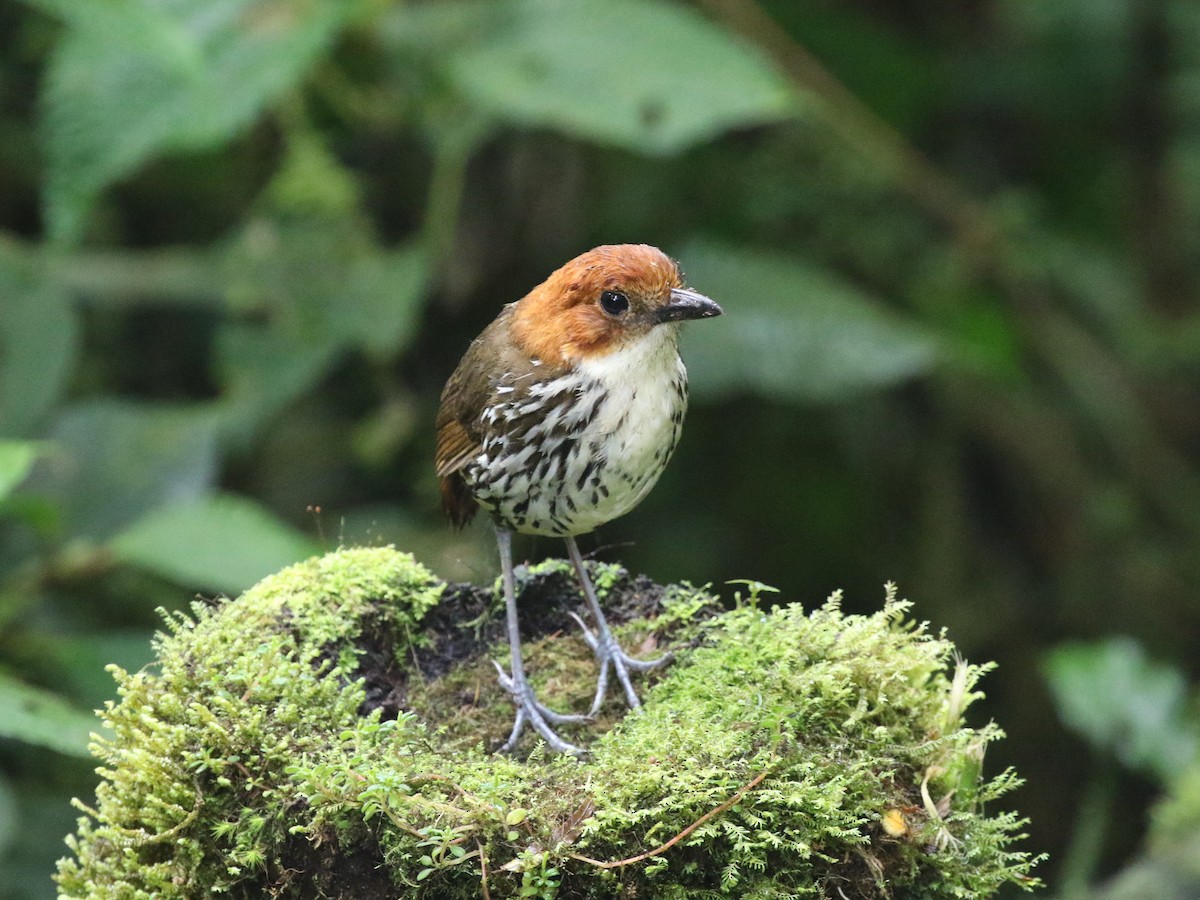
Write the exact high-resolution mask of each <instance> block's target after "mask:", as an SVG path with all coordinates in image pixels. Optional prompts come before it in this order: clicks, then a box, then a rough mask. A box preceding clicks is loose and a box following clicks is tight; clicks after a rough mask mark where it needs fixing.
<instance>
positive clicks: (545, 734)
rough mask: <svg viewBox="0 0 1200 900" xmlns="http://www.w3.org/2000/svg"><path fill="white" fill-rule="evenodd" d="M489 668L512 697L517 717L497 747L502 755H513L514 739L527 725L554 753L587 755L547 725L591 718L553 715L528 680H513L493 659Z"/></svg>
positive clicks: (584, 720) (560, 714) (578, 722)
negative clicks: (494, 671) (500, 745)
mask: <svg viewBox="0 0 1200 900" xmlns="http://www.w3.org/2000/svg"><path fill="white" fill-rule="evenodd" d="M492 665H494V666H495V667H496V672H497V674H499V676H500V686H501V687H502V688H504V689H505V690H506V691H508V693H509V694H510V695H512V698H513V703H514V704H515V705H516V707H517V718H516V721H515V722H514V723H513V729H512V734H510V735H509V736H508V740H507V741H505V742H504V746H503V747H501V748H500V749H501V750H502V751H503V752H505V753H511V752H512V750H513V749H514V748H515V747H516V746H517V739H518V738H520V737H521V732H522V731H524V730H525V726H526V725H529V726H530V727H532V728H533V730H534V731H536V732H537V733H538V734H539V735H541V736H542V740H544V741H545V742H546V744H547V745H548V746H549V747H550V749H552V750H554V751H555V752H557V753H570V754H571V755H572V756H586V755H587V751H586V750H584V749H583V748H582V747H577V746H575V745H574V744H572V743H570V742H569V741H564V740H563V739H562V738H560V737H559V736H558V734H557V733H556V732H555V731H554V729H553V728H551V727H550V726H551V725H574V724H581V723H586V722H590V721H592V716H590V715H587V716H580V715H564V714H563V713H556V712H555V711H554V710H552V709H550V708H549V707H548V706H545V705H544V704H543V703H542V702H541V701H540V700H538V699H537V697H536V696H535V695H534V693H533V688H532V687H531V686H530V684H529V682H528V681H526V680H525V679H524V678H521V679H519V680H517V679H514V678H513V677H512V676H511V675H509V674H508V673H507V672H505V671H504V667H503V666H501V665H500V663H498V662H496V661H495V660H492Z"/></svg>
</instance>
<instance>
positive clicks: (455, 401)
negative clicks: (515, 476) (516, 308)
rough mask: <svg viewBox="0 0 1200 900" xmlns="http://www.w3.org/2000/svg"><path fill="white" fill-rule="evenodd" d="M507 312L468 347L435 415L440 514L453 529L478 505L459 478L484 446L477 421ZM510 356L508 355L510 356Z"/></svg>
mask: <svg viewBox="0 0 1200 900" xmlns="http://www.w3.org/2000/svg"><path fill="white" fill-rule="evenodd" d="M511 318H512V306H511V305H509V306H506V307H505V308H504V309H503V310H502V311H501V312H500V315H499V316H497V317H496V320H495V321H494V322H492V324H491V325H489V326H488V327H487V328H485V329H484V331H483V333H482V334H481V335H480V336H479V337H477V338H476V339H475V340H474V341H472V342H471V346H470V347H468V348H467V352H466V353H465V354H464V355H463V358H462V361H461V362H459V364H458V368H456V369H455V370H454V374H453V375H451V376H450V380H449V381H447V382H446V387H445V388H444V389H443V390H442V402H441V406H440V407H439V408H438V414H437V421H436V425H437V449H436V450H435V451H434V463H435V465H436V466H437V474H438V478H439V479H440V485H441V491H442V509H443V510H445V512H446V515H447V516H448V517H449V518H450V522H451V524H453V525H454V527H455V528H462V527H463V526H464V525H466V524H467V523H468V522H470V521H471V518H472V517H473V516H474V515H475V510H476V509H477V507H478V504H476V502H475V498H474V497H472V496H471V491H470V488H468V487H467V483H466V482H465V481H464V480H463V477H462V468H463V466H465V465H466V464H467V463H468V462H470V460H471V459H472V458H473V457H475V456H477V455H478V454H479V451H480V448H481V446H482V443H483V434H482V430H481V429H482V426H481V420H482V418H483V411H484V409H485V408H486V406H487V402H488V397H489V396H490V395H491V393H492V389H493V388H494V386H495V383H494V382H495V376H496V375H497V374H498V373H500V372H503V371H506V369H505V363H507V362H508V359H507V357H508V356H509V355H510V353H509V352H505V351H506V350H508V349H509V348H508V344H509V343H510V342H509V340H508V323H509V320H510V319H511ZM510 352H511V351H510Z"/></svg>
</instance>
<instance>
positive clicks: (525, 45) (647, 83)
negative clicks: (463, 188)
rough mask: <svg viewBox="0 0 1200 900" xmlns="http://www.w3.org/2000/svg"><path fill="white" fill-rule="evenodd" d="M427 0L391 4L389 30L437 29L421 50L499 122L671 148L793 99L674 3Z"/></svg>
mask: <svg viewBox="0 0 1200 900" xmlns="http://www.w3.org/2000/svg"><path fill="white" fill-rule="evenodd" d="M431 6H432V7H433V8H431V9H429V10H428V11H426V10H423V9H416V8H411V7H409V8H405V9H404V10H403V11H401V12H400V13H398V17H399V18H398V21H397V22H396V23H395V31H396V33H397V34H396V37H397V39H398V40H400V41H401V42H404V41H405V37H406V35H405V34H404V32H405V30H406V27H407V29H409V33H410V35H411V36H412V37H413V38H415V40H417V41H421V42H424V41H426V40H427V39H428V38H429V37H431V36H432V37H434V38H435V40H436V39H437V38H438V37H440V38H442V40H441V41H440V42H438V43H436V44H434V45H432V49H426V50H425V52H426V53H430V54H431V55H433V56H434V57H435V59H436V60H437V61H438V62H440V63H442V64H443V65H444V66H445V68H446V72H447V75H448V76H449V78H450V80H451V81H452V82H453V84H454V85H455V86H456V87H457V88H458V89H459V90H460V91H461V92H462V93H463V94H464V95H465V96H466V97H467V99H468V100H469V101H471V102H472V103H473V104H475V105H476V106H478V107H479V108H481V109H482V110H484V111H486V112H489V113H491V114H492V115H495V116H496V117H498V118H500V119H502V120H504V121H508V122H515V123H517V124H520V125H532V126H545V127H549V128H555V129H558V130H561V131H563V132H565V133H567V134H569V135H573V136H576V137H582V138H585V139H589V140H594V141H597V142H600V143H604V144H609V145H615V146H618V147H624V148H628V149H631V150H635V151H639V152H644V153H675V152H678V151H679V150H682V149H684V148H685V147H687V146H689V145H691V144H694V143H697V142H700V141H704V140H708V139H710V138H712V137H715V136H716V135H718V134H720V133H722V132H723V131H725V130H727V129H730V128H736V127H740V126H748V125H757V124H761V123H764V122H773V121H779V120H782V119H785V118H788V117H790V116H793V115H795V114H796V113H797V112H798V110H799V103H798V102H797V99H796V95H795V94H794V92H793V91H792V89H791V88H790V87H789V86H788V84H787V83H786V82H785V81H784V80H783V78H782V77H780V76H779V75H778V74H777V73H776V72H775V71H774V70H773V69H772V68H771V66H770V65H769V64H768V63H767V62H766V61H765V60H764V59H763V58H762V57H761V56H760V55H759V54H758V53H757V52H756V51H754V50H753V49H751V48H749V47H747V46H746V45H744V44H742V43H739V42H737V41H735V40H734V39H733V38H731V37H730V36H729V35H728V34H726V33H725V32H724V31H722V30H721V29H719V28H717V27H716V26H714V25H713V24H711V23H710V22H709V21H708V20H707V19H705V18H703V17H702V16H701V15H699V14H698V13H697V12H695V11H694V10H691V9H689V8H687V7H686V6H683V5H681V4H674V3H665V2H659V0H572V2H547V0H515V2H508V3H503V4H497V3H493V2H488V3H458V4H454V5H449V4H435V5H431ZM439 7H440V8H439ZM430 17H432V18H433V19H434V21H433V22H430V21H427V19H429V18H430ZM454 20H457V21H454ZM455 25H457V27H454V26H455ZM427 47H428V45H427ZM418 49H419V48H418Z"/></svg>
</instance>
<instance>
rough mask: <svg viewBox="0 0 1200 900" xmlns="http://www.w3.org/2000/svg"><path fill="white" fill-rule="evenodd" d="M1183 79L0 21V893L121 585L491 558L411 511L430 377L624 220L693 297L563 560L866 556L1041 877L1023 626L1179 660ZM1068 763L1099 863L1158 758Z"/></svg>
mask: <svg viewBox="0 0 1200 900" xmlns="http://www.w3.org/2000/svg"><path fill="white" fill-rule="evenodd" d="M1197 86H1200V6H1198V5H1197V4H1195V3H1193V2H1190V0H1138V2H1135V0H1108V2H1103V3H1097V2H1095V0H1056V2H1054V3H1045V2H1042V0H984V2H977V3H967V4H964V3H961V2H955V0H921V2H917V3H911V2H907V3H898V2H888V0H852V2H848V3H837V2H833V0H692V2H687V0H620V2H615V0H577V2H572V3H563V2H558V0H493V2H490V3H482V2H471V3H468V2H462V0H440V2H439V0H426V2H421V3H416V2H407V3H402V2H388V0H357V2H356V0H106V2H99V0H27V2H26V3H25V4H24V5H19V4H5V5H0V697H2V698H3V699H2V705H0V709H18V710H22V711H23V712H22V713H21V714H20V715H14V716H5V717H4V718H3V720H2V722H0V734H3V735H4V738H3V740H2V742H0V860H2V861H3V862H2V864H3V865H4V866H5V868H6V869H7V870H8V871H6V872H5V877H3V878H0V894H2V893H4V892H9V893H11V894H13V895H14V896H44V895H46V894H47V893H48V892H49V891H50V884H49V880H48V875H49V872H50V870H51V861H52V859H53V858H54V857H55V856H57V855H58V854H59V853H60V852H61V844H60V838H61V835H62V834H64V833H65V832H66V830H67V829H68V828H69V825H70V820H71V813H70V810H69V808H68V807H67V806H66V802H65V800H66V797H67V796H68V795H69V794H71V793H80V794H85V795H86V794H87V793H88V792H89V791H90V790H91V786H92V785H93V783H94V780H93V776H92V775H91V773H90V772H88V770H87V768H86V764H85V763H83V762H81V761H79V760H76V759H75V757H74V756H73V755H72V753H71V752H66V753H61V752H56V753H52V754H46V753H45V752H44V750H43V748H44V747H45V746H47V745H50V746H52V747H56V748H57V749H58V750H59V751H62V750H67V751H70V749H71V747H78V746H79V740H78V738H77V737H74V736H73V735H76V734H77V731H76V730H75V729H76V725H74V724H72V723H76V722H77V721H78V716H77V714H79V713H80V712H81V711H86V710H87V709H88V708H92V707H95V706H97V705H99V704H100V703H101V702H102V701H103V700H104V699H105V698H106V697H108V696H110V695H111V691H112V686H111V683H110V682H109V680H108V678H107V676H106V675H105V674H104V673H103V671H102V667H103V664H105V663H107V662H116V663H118V664H120V665H121V666H122V667H124V668H125V669H127V670H136V669H137V668H138V667H139V666H141V665H143V664H144V663H145V662H146V661H147V660H148V654H149V648H148V643H147V640H146V638H147V635H148V633H149V632H150V630H151V629H152V628H153V627H154V625H155V623H156V617H155V615H154V609H155V608H156V607H157V606H160V605H161V606H167V607H170V608H179V607H180V606H181V605H183V604H184V603H186V601H187V600H188V599H189V598H190V597H191V596H192V593H193V592H195V591H198V590H199V591H209V592H211V591H227V592H234V591H237V590H239V589H240V588H243V587H245V586H246V585H247V584H248V583H249V582H251V581H253V580H254V579H256V578H257V577H259V576H260V575H264V574H266V573H268V572H270V571H272V570H274V569H275V568H277V567H278V566H279V565H280V564H281V563H283V562H286V561H288V560H289V559H293V558H297V557H299V556H303V555H305V554H307V553H308V552H310V551H311V549H313V548H314V547H315V546H325V547H329V546H333V545H335V544H337V543H342V542H344V543H378V542H380V541H384V540H394V541H396V542H398V543H399V544H401V545H402V546H404V547H405V548H406V549H411V550H413V551H414V552H415V553H417V555H418V556H419V557H420V558H421V559H423V560H425V561H427V562H428V563H429V564H430V565H431V566H433V567H434V568H435V569H436V570H437V571H438V573H439V575H442V576H444V577H448V578H472V579H475V580H478V581H485V580H490V579H491V578H492V577H494V569H495V564H494V558H493V551H492V550H491V543H490V537H489V535H488V533H487V528H486V526H485V525H483V524H480V525H479V526H478V527H477V528H475V529H473V530H470V531H468V532H467V533H464V534H461V535H455V534H453V533H450V532H449V531H447V530H446V529H445V528H444V527H443V525H442V523H441V522H440V520H439V517H438V513H437V501H436V486H435V483H434V478H433V475H432V471H431V466H430V462H429V458H430V454H431V422H432V418H433V411H434V409H435V406H436V402H437V395H438V391H439V390H440V387H441V384H442V383H443V381H444V379H445V377H446V376H447V374H448V373H449V372H450V370H451V369H452V367H453V365H454V363H455V361H456V359H457V357H458V355H459V354H461V352H462V350H463V348H464V347H465V346H466V343H467V342H468V341H469V340H470V339H471V337H473V336H474V335H475V334H476V333H478V331H479V329H480V328H481V327H482V326H483V325H484V324H485V323H486V322H487V321H489V320H490V319H491V318H492V317H493V316H494V315H495V312H496V310H497V308H498V307H499V305H500V304H501V303H503V302H508V301H510V300H514V299H516V298H518V297H520V296H521V294H522V293H523V292H524V291H526V290H528V288H529V287H531V286H532V285H534V284H536V283H537V282H538V281H540V280H541V279H542V278H543V277H544V276H545V275H546V274H547V273H548V272H549V271H550V270H551V269H553V268H554V267H555V266H557V265H559V264H560V263H562V262H563V261H565V260H566V259H568V258H570V257H571V256H573V255H574V254H576V253H577V252H579V251H581V250H583V249H586V248H587V247H589V246H592V245H594V244H597V243H601V242H609V241H630V240H632V241H648V242H651V243H655V244H658V245H660V246H663V247H664V248H665V249H667V250H668V251H669V252H672V253H674V254H677V255H678V256H679V257H680V258H681V260H682V262H683V265H684V267H685V269H686V270H687V271H688V272H689V274H690V276H691V280H692V283H693V284H694V285H695V286H696V287H697V288H698V289H700V290H703V291H705V292H707V293H710V294H712V295H713V296H715V297H716V298H717V299H718V300H719V301H720V302H721V303H722V304H723V305H724V306H725V308H726V310H727V313H728V315H727V316H726V317H725V318H723V319H721V320H719V321H717V322H713V323H707V324H706V325H705V326H704V327H699V326H697V327H695V328H692V329H691V330H690V331H689V332H688V333H687V334H686V335H685V340H684V344H685V346H684V354H685V357H687V358H688V359H689V361H690V364H691V372H692V380H693V385H694V403H693V408H692V412H691V413H690V415H689V423H688V427H687V429H686V434H685V437H684V440H683V442H682V445H681V447H680V449H679V451H678V453H677V455H676V459H675V460H674V462H673V463H672V465H671V467H669V469H668V470H667V473H666V475H665V476H664V478H663V480H662V482H661V484H660V485H659V487H658V488H657V489H656V491H655V492H654V493H653V494H651V496H650V497H649V498H648V499H647V501H646V502H645V503H644V504H643V505H642V507H640V508H639V510H638V511H637V512H636V513H634V514H632V515H630V516H629V517H627V518H625V519H623V520H621V521H619V522H617V523H614V524H613V525H611V526H608V527H607V528H606V529H605V530H604V532H603V535H602V539H603V540H605V541H631V542H632V544H631V545H620V550H619V551H612V550H610V551H609V555H610V556H614V555H618V553H619V556H620V557H621V558H622V559H623V561H624V562H625V563H626V564H628V565H629V566H631V567H632V568H635V569H642V570H646V571H649V572H651V573H652V574H653V575H654V576H655V577H656V578H657V579H658V580H660V581H668V580H678V579H681V578H687V579H690V580H692V581H694V582H698V583H699V582H703V581H705V580H712V581H714V582H721V581H724V580H727V579H731V578H746V577H750V578H754V579H759V580H761V581H764V582H768V583H772V584H776V585H779V586H780V587H782V588H784V589H785V591H786V592H787V594H788V595H790V596H795V597H812V598H815V597H821V596H825V595H826V594H828V593H829V592H830V591H831V590H832V589H833V588H835V587H845V588H847V590H848V593H849V595H850V596H873V595H874V591H873V588H874V587H875V586H877V585H878V584H879V583H881V582H883V581H885V580H887V579H889V578H894V579H896V580H899V581H901V582H903V583H904V584H905V585H906V586H907V587H908V588H909V590H910V591H911V593H912V594H913V595H914V596H917V597H920V598H922V604H923V605H922V608H921V609H920V610H919V614H920V615H921V616H923V617H927V618H929V619H930V620H932V621H933V622H936V623H938V624H939V625H946V626H948V627H949V628H950V630H951V634H952V635H953V637H954V638H955V641H956V643H957V644H958V645H959V646H961V647H963V648H964V649H965V650H966V652H968V653H969V654H970V655H972V656H976V657H979V658H989V659H997V660H1000V662H1001V669H1000V670H999V672H998V673H997V675H996V677H995V678H994V680H993V682H992V684H993V688H992V691H991V692H990V693H991V696H990V697H989V699H988V701H987V702H986V704H985V706H986V708H987V711H988V712H989V713H993V714H994V715H995V716H996V718H997V719H999V720H1000V721H1003V722H1004V724H1005V727H1006V729H1007V730H1008V732H1009V734H1010V740H1008V741H1006V742H1004V744H1003V745H1001V746H1000V747H999V748H998V749H997V751H996V753H995V755H996V756H997V757H1001V758H999V759H995V760H989V765H991V764H996V765H1000V766H1003V765H1007V764H1009V763H1015V764H1016V765H1018V767H1019V768H1020V769H1021V771H1022V772H1023V773H1024V774H1025V775H1026V776H1027V777H1028V779H1029V782H1030V785H1031V787H1030V788H1028V789H1027V790H1026V791H1025V792H1024V793H1023V794H1022V795H1021V797H1020V798H1019V799H1018V801H1017V802H1019V804H1020V806H1021V809H1022V812H1024V813H1026V814H1028V815H1029V816H1030V817H1031V819H1032V825H1031V835H1032V839H1031V844H1032V845H1033V847H1034V848H1035V850H1042V849H1046V850H1049V851H1051V853H1052V856H1054V855H1057V856H1058V858H1060V859H1061V858H1063V856H1064V854H1063V853H1062V852H1061V851H1063V850H1064V849H1065V848H1067V847H1069V846H1071V845H1072V842H1073V840H1074V838H1073V835H1072V830H1071V826H1069V825H1066V824H1063V823H1068V822H1071V821H1074V820H1075V816H1074V814H1073V813H1074V811H1075V810H1076V809H1077V808H1079V805H1080V803H1081V802H1082V803H1083V804H1084V809H1086V808H1087V802H1088V801H1087V799H1086V797H1087V792H1088V790H1089V789H1088V787H1087V784H1088V783H1089V782H1088V778H1089V776H1088V774H1087V773H1086V772H1085V771H1081V767H1080V766H1079V765H1078V761H1077V760H1078V757H1079V756H1080V755H1081V754H1084V753H1086V752H1087V751H1086V749H1085V745H1084V744H1083V743H1082V742H1079V741H1078V740H1077V739H1075V738H1073V737H1071V736H1070V735H1069V734H1068V733H1067V732H1066V731H1065V730H1064V727H1063V725H1061V724H1060V723H1059V721H1058V720H1057V719H1056V717H1055V714H1054V706H1053V703H1052V700H1051V695H1050V693H1049V691H1048V690H1047V688H1046V685H1045V683H1044V682H1043V681H1042V680H1041V668H1040V666H1039V664H1038V663H1039V661H1040V659H1041V658H1042V655H1043V653H1044V652H1045V651H1046V649H1047V648H1048V647H1051V646H1053V645H1055V644H1056V643H1058V642H1060V641H1062V640H1064V639H1068V638H1070V639H1078V640H1088V639H1096V638H1101V637H1104V636H1107V635H1110V634H1127V635H1129V636H1130V637H1131V638H1133V639H1135V640H1137V641H1138V642H1139V643H1140V645H1141V646H1143V647H1144V648H1145V652H1146V654H1147V655H1148V657H1149V658H1153V659H1156V660H1161V661H1162V662H1163V664H1169V665H1173V666H1175V667H1177V669H1178V672H1179V676H1178V677H1179V678H1180V679H1186V680H1187V681H1190V682H1193V683H1194V681H1195V680H1196V678H1197V676H1198V675H1200V672H1198V667H1200V662H1198V661H1197V658H1196V657H1195V654H1194V652H1193V648H1194V647H1195V646H1196V645H1197V642H1198V641H1200V603H1198V602H1197V600H1196V598H1197V596H1198V595H1200V465H1198V460H1200V316H1198V315H1197V307H1196V303H1195V298H1196V296H1197V289H1198V287H1200V262H1198V261H1200V103H1198V102H1197V100H1196V98H1197V97H1198V96H1200V91H1198V90H1197V89H1196V88H1197ZM589 540H590V539H589ZM592 546H602V545H598V544H597V543H595V542H593V544H592ZM524 552H525V553H530V554H544V553H546V552H558V550H557V548H555V547H553V546H552V545H550V544H546V543H541V544H536V545H533V544H527V545H525V547H524ZM1150 680H1151V682H1153V681H1154V679H1153V677H1151V679H1150ZM1179 683H1180V684H1182V683H1183V682H1182V681H1180V682H1179ZM1172 690H1174V689H1172ZM1135 696H1137V697H1139V698H1140V699H1138V700H1136V701H1134V707H1136V706H1137V704H1139V703H1142V702H1145V703H1153V702H1154V698H1155V697H1156V696H1157V697H1158V698H1159V700H1162V699H1163V696H1165V695H1156V694H1154V692H1153V691H1151V692H1150V693H1149V694H1148V695H1145V696H1143V695H1142V694H1135ZM1066 709H1067V707H1064V710H1066ZM26 717H27V718H26ZM1172 721H1174V720H1171V719H1170V718H1167V719H1164V720H1163V721H1162V727H1163V728H1168V729H1169V728H1171V727H1173V726H1172V725H1171V724H1170V723H1171V722H1172ZM1179 740H1180V739H1178V738H1175V739H1173V740H1172V741H1171V742H1170V743H1171V745H1172V746H1174V745H1175V744H1176V743H1178V742H1179ZM1134 764H1135V765H1138V762H1137V760H1134ZM1111 790H1112V794H1111V799H1112V804H1110V806H1109V807H1108V808H1109V809H1114V808H1119V809H1122V810H1124V812H1123V814H1122V816H1121V819H1120V821H1119V822H1117V821H1116V820H1115V819H1110V818H1107V816H1108V815H1112V816H1115V813H1110V814H1104V813H1102V814H1100V816H1099V818H1098V820H1097V823H1096V824H1097V825H1098V828H1099V838H1098V841H1097V842H1096V843H1095V846H1097V847H1099V848H1101V852H1100V853H1099V854H1098V855H1097V857H1096V859H1095V861H1094V864H1093V865H1091V866H1085V867H1084V870H1082V871H1080V872H1079V873H1077V874H1076V875H1075V876H1073V877H1076V878H1080V879H1083V880H1084V881H1090V880H1092V879H1094V878H1095V877H1096V876H1098V875H1100V874H1104V873H1106V872H1110V871H1112V870H1114V869H1116V868H1117V867H1118V866H1119V865H1120V864H1121V862H1122V861H1123V860H1124V859H1125V858H1126V857H1128V856H1129V854H1130V853H1131V852H1132V851H1133V849H1134V848H1135V847H1136V846H1137V845H1138V844H1139V843H1140V842H1141V840H1142V833H1141V828H1140V825H1138V824H1137V823H1139V822H1140V821H1141V817H1140V811H1141V810H1142V809H1144V808H1145V806H1146V804H1147V803H1148V802H1149V801H1150V800H1151V798H1152V797H1153V796H1154V794H1155V792H1156V791H1157V790H1158V788H1157V784H1156V783H1154V782H1147V781H1146V780H1144V778H1143V777H1142V776H1137V775H1133V774H1131V773H1130V772H1129V771H1128V770H1127V769H1124V768H1114V769H1113V772H1112V789H1111ZM1081 798H1084V799H1083V800H1082V801H1081ZM1056 851H1057V853H1056ZM1092 869H1095V871H1093V870H1092ZM1046 878H1047V881H1048V882H1050V883H1051V884H1053V883H1054V881H1055V875H1054V871H1053V868H1052V867H1048V871H1047V873H1046Z"/></svg>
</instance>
